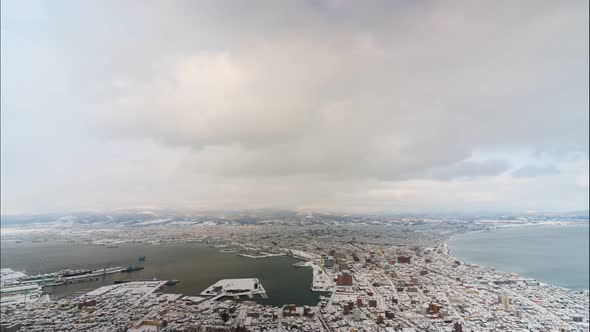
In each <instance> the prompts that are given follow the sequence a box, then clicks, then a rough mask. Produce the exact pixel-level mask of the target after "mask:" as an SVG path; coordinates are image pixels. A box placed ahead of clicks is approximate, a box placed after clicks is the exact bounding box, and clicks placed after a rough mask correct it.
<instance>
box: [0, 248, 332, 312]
mask: <svg viewBox="0 0 590 332" xmlns="http://www.w3.org/2000/svg"><path fill="white" fill-rule="evenodd" d="M219 250H220V249H218V248H211V247H208V246H205V245H202V244H197V243H178V244H165V245H158V246H153V245H146V244H123V245H121V246H119V248H106V247H101V246H94V245H84V244H75V243H67V242H43V243H31V242H22V243H15V242H9V241H3V242H2V250H1V259H2V260H1V262H2V264H1V265H2V267H9V268H12V269H13V270H21V271H26V272H27V273H29V274H39V273H49V272H56V271H59V270H62V269H68V268H72V269H73V268H75V269H79V268H89V269H102V268H105V267H111V266H122V267H127V266H128V265H129V264H133V265H142V266H144V267H145V269H144V270H141V271H136V272H131V273H115V274H111V275H107V276H104V277H100V279H99V280H97V281H89V282H81V283H75V284H70V285H64V286H59V287H53V288H46V290H47V292H48V293H50V294H54V296H55V297H60V296H65V295H71V294H74V293H77V292H83V291H88V290H91V289H95V288H97V287H100V286H103V285H110V284H113V282H114V281H115V280H146V279H148V280H151V279H153V278H154V277H156V278H158V279H161V280H168V279H177V280H180V283H178V284H177V285H176V286H170V287H167V288H166V289H165V292H168V293H172V292H178V293H182V294H185V295H198V294H199V293H200V292H201V291H203V290H204V289H205V288H207V287H208V286H210V285H211V284H213V283H215V282H216V281H217V280H219V279H229V278H259V279H260V281H261V282H262V285H263V287H264V288H265V289H266V291H267V295H268V296H269V298H268V299H262V298H258V297H255V300H256V301H257V302H258V303H262V304H270V305H276V306H280V305H283V304H288V303H294V304H297V305H304V304H316V303H317V302H318V300H319V296H320V295H322V294H321V293H318V292H312V291H311V290H310V289H311V282H312V272H311V269H310V268H304V267H301V268H294V267H293V266H292V264H293V263H296V262H299V260H297V259H294V258H291V257H273V258H263V259H252V258H246V257H241V256H238V255H237V254H236V253H220V252H219ZM139 256H146V257H147V258H146V260H145V262H141V264H140V262H138V261H137V258H138V257H139Z"/></svg>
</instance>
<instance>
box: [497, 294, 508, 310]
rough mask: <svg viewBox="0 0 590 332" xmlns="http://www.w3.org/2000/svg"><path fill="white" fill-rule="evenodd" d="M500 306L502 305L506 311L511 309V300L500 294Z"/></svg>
mask: <svg viewBox="0 0 590 332" xmlns="http://www.w3.org/2000/svg"><path fill="white" fill-rule="evenodd" d="M498 304H501V305H503V306H504V308H505V309H508V308H509V307H510V298H509V297H508V296H506V295H503V294H500V295H498Z"/></svg>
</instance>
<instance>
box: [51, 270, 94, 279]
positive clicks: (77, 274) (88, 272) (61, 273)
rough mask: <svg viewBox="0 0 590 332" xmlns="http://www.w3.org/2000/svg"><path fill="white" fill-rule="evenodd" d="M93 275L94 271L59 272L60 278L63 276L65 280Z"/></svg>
mask: <svg viewBox="0 0 590 332" xmlns="http://www.w3.org/2000/svg"><path fill="white" fill-rule="evenodd" d="M90 273H92V270H63V271H60V272H58V273H57V274H58V276H61V277H63V278H67V277H75V276H80V275H84V274H90Z"/></svg>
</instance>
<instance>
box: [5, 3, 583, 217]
mask: <svg viewBox="0 0 590 332" xmlns="http://www.w3.org/2000/svg"><path fill="white" fill-rule="evenodd" d="M15 12H16V10H15ZM7 13H8V10H4V8H3V14H2V15H3V21H6V20H4V18H5V15H9V14H10V13H8V14H7ZM44 14H45V16H43V15H41V16H43V17H44V18H43V20H45V21H42V24H40V25H39V26H38V27H36V29H38V31H37V32H34V33H33V35H34V36H36V37H37V38H39V40H43V41H46V42H47V41H49V42H48V43H49V45H48V46H47V47H49V48H51V49H53V50H54V52H55V53H56V57H57V58H59V59H60V60H61V61H62V63H61V64H59V66H57V68H58V70H60V71H62V72H63V73H65V74H64V75H67V78H68V86H67V87H66V88H65V89H66V90H67V91H69V92H71V94H72V95H75V96H76V99H78V98H79V99H80V105H79V109H77V110H76V111H72V112H70V113H64V114H63V118H67V119H74V120H68V121H70V122H79V123H84V124H85V125H86V126H87V127H85V129H89V130H90V132H91V133H92V134H93V135H97V136H96V137H99V139H98V140H99V141H101V142H107V143H100V144H107V145H106V146H102V148H98V149H97V151H101V152H100V153H104V155H106V156H103V155H100V158H103V159H101V160H103V161H104V160H106V161H107V162H106V163H105V164H106V165H108V166H107V170H106V171H105V170H98V171H97V172H99V173H100V172H103V171H104V172H105V174H104V178H108V177H109V176H113V177H116V178H125V177H126V176H127V179H126V180H125V181H124V182H125V183H126V184H127V183H128V184H129V185H127V186H126V188H135V187H138V188H139V187H141V188H144V187H145V182H146V181H147V182H148V183H150V186H151V188H152V190H148V191H149V193H147V192H146V190H143V191H142V190H140V189H138V190H137V191H136V192H137V193H136V194H133V195H129V196H134V197H135V200H133V201H128V202H127V203H126V201H125V199H126V198H125V197H122V198H120V197H119V196H116V197H117V198H113V199H112V201H107V200H106V199H105V202H104V205H105V206H109V205H125V204H141V202H144V201H145V202H149V203H150V204H152V203H153V204H174V202H171V201H170V200H169V199H168V198H163V197H161V196H167V197H170V196H174V195H176V196H177V197H178V200H177V201H178V202H182V205H183V206H197V205H198V206H205V207H206V206H208V205H211V207H215V208H216V207H227V205H231V206H234V205H242V206H244V207H251V206H252V205H253V204H254V205H257V206H262V207H265V206H280V207H300V206H313V207H325V208H332V209H337V208H339V207H351V206H354V207H355V208H358V209H361V210H362V209H363V208H368V209H377V208H378V209H385V210H386V209H389V208H397V209H404V208H408V209H420V208H427V207H432V208H441V207H446V206H447V205H448V206H450V207H452V206H462V205H463V202H465V200H466V199H470V197H471V199H472V200H473V202H474V204H475V203H478V202H479V203H481V204H484V205H485V207H486V208H494V207H492V206H493V205H494V204H495V203H498V204H504V203H506V202H507V201H508V200H509V197H510V196H512V195H516V196H519V195H520V196H522V195H521V194H522V193H523V192H526V190H528V189H525V188H529V189H531V188H538V187H536V186H541V185H540V184H537V183H531V182H527V181H533V180H532V179H534V178H535V177H537V176H540V175H546V174H547V175H548V174H549V171H550V170H551V169H553V168H556V166H555V165H554V164H557V163H559V162H561V161H560V159H559V158H558V157H557V155H558V154H557V153H556V151H559V154H561V155H567V156H569V155H576V156H578V157H577V159H576V160H574V161H573V162H572V163H574V162H575V163H579V160H582V164H581V165H582V166H579V164H575V166H572V167H571V168H570V169H571V170H570V171H568V172H564V174H561V175H562V176H564V178H562V182H563V183H564V184H563V188H564V190H569V191H570V193H569V195H571V196H572V197H574V196H576V195H579V194H580V191H579V188H578V187H579V182H580V180H578V178H579V176H580V174H581V173H583V172H584V170H586V171H587V162H586V163H584V162H585V161H587V159H588V140H587V139H586V137H587V136H588V121H589V120H588V115H589V113H588V106H589V105H588V3H587V2H585V1H581V0H580V1H561V2H551V1H530V2H528V1H519V2H518V3H515V2H513V1H505V2H502V1H494V2H487V3H482V2H472V1H465V2H453V3H440V2H422V3H419V4H416V3H410V2H397V1H384V2H376V3H370V4H366V3H361V2H355V1H323V2H321V1H281V2H276V1H173V2H168V1H160V2H148V3H146V2H143V1H137V2H136V1H125V2H124V3H120V2H101V3H100V4H99V3H94V4H92V3H88V2H85V3H81V2H76V3H67V6H64V3H54V4H51V3H47V4H46V11H45V12H44ZM15 16H16V15H15ZM17 21H18V20H17ZM3 24H4V23H3ZM44 27H45V28H47V29H44ZM13 28H14V27H13V26H11V25H10V21H9V23H8V24H5V25H3V33H7V32H8V33H14V32H13ZM16 30H18V29H16ZM30 30H34V29H30ZM29 33H30V31H29V30H25V32H23V34H25V35H26V36H27V37H30V36H31V35H29ZM17 37H18V35H17ZM10 45H11V46H13V45H14V44H10ZM15 72H16V71H15ZM3 75H4V76H6V74H3ZM15 75H16V74H15ZM7 77H8V76H7ZM9 78H10V77H9ZM3 82H4V81H3ZM8 82H9V83H10V82H14V80H9V81H8ZM3 85H5V84H3ZM3 94H4V95H6V94H5V93H3ZM3 108H5V107H3ZM49 108H50V109H56V108H59V103H57V102H56V103H55V104H52V105H50V106H49ZM15 109H16V108H15ZM3 112H4V110H3ZM55 112H57V111H55ZM56 121H57V120H56ZM60 121H61V120H60ZM3 129H4V124H3ZM68 135H69V134H68ZM96 137H94V138H93V139H96ZM67 139H68V140H74V141H75V140H76V137H73V136H71V137H70V136H68V137H67ZM113 142H114V143H113ZM117 142H126V143H125V144H129V146H135V145H138V146H139V147H140V149H143V147H144V146H148V148H146V151H147V150H149V149H151V151H153V156H151V157H150V153H149V152H145V155H142V156H145V158H146V160H147V162H146V164H148V163H149V164H150V166H145V167H144V169H141V170H136V171H129V172H127V171H122V170H129V169H133V167H132V166H129V164H128V163H123V164H119V162H120V161H118V160H114V159H111V157H109V156H108V155H109V151H110V149H112V147H111V144H115V145H116V144H117ZM145 142H150V143H145ZM80 144H82V143H80ZM125 144H123V146H127V145H125ZM130 149H131V148H130ZM15 150H18V149H16V148H15ZM162 151H173V152H170V153H169V154H168V153H167V152H162ZM178 151H180V152H178ZM493 151H503V152H502V153H500V154H497V153H496V154H495V153H492V152H493ZM522 151H525V154H531V156H532V157H530V158H532V159H533V160H529V159H530V158H529V157H528V156H527V157H526V159H527V160H526V163H529V164H530V163H532V165H529V164H527V165H528V166H525V165H524V164H523V163H525V162H524V161H523V160H519V158H520V157H515V156H517V155H518V156H519V154H522V153H521V152H522ZM533 152H534V153H536V155H538V156H544V157H543V158H541V157H538V159H539V160H536V159H535V158H536V157H534V156H533V155H532V153H533ZM97 153H98V152H97ZM121 154H123V155H124V154H125V152H121ZM129 155H134V153H131V152H130V153H129ZM158 155H166V156H167V158H170V160H167V161H166V162H162V161H159V160H157V159H158ZM547 156H548V157H547ZM86 158H87V160H94V159H93V158H92V157H86ZM97 158H98V157H97ZM150 158H151V159H150ZM521 159H522V158H521ZM541 159H543V160H541ZM87 160H85V161H83V162H82V161H79V160H78V161H75V162H73V163H74V164H81V165H85V166H87V164H86V163H87ZM111 160H112V163H110V161H111ZM160 163H166V165H169V164H170V165H172V166H166V167H165V168H164V169H165V171H163V170H162V168H161V167H159V166H157V165H160ZM535 163H540V164H541V163H542V165H543V166H538V165H535ZM111 165H112V166H111ZM151 165H156V166H151ZM15 168H16V167H15ZM92 168H93V166H92V165H88V169H92ZM110 168H112V170H111V169H110ZM565 168H567V167H565ZM565 168H564V169H565ZM513 169H517V170H516V171H511V170H513ZM42 171H47V170H39V173H40V175H39V176H42V175H41V173H42ZM109 172H111V173H109ZM149 172H155V173H157V176H156V179H151V178H150V174H149ZM15 173H16V172H15ZM89 173H90V171H89ZM109 174H111V175H109ZM164 174H165V175H164ZM44 175H45V174H44ZM553 175H556V174H553ZM566 177H568V178H567V179H566ZM146 179H150V180H146ZM582 180H583V181H585V180H584V179H582ZM79 181H80V182H82V183H86V184H88V185H92V184H93V183H94V182H93V181H92V180H89V178H88V177H87V176H86V177H84V176H82V177H81V178H80V179H79ZM546 181H554V180H553V179H548V180H546ZM570 182H571V184H570ZM99 186H100V184H99ZM511 186H513V188H515V189H514V190H513V191H511V190H510V189H509V188H511ZM568 186H570V187H568ZM197 188H198V189H197ZM565 188H570V189H565ZM571 188H575V189H571ZM69 190H70V192H68V194H67V195H68V196H72V197H74V196H76V194H75V193H76V192H78V191H80V187H79V186H78V185H74V184H72V188H71V189H69ZM122 190H123V191H124V190H125V189H122ZM129 190H130V191H133V189H129ZM450 190H454V191H458V192H457V193H455V194H454V195H449V193H448V191H450ZM113 191H114V189H113ZM586 191H587V190H586ZM104 192H105V193H108V192H109V189H108V188H105V189H104ZM133 192H134V193H135V191H133ZM582 194H583V195H582V196H585V197H587V193H584V192H583V193H582ZM64 195H65V194H64ZM539 195H540V194H539ZM547 195H549V194H547ZM105 196H108V195H106V194H105ZM123 196H124V195H123ZM19 197H27V195H26V193H24V192H23V193H21V195H20V196H19ZM453 197H454V198H453ZM576 197H578V196H576ZM580 197H581V196H580ZM581 198H582V199H580V200H577V201H578V202H580V201H582V200H583V198H584V197H581ZM93 199H95V198H94V197H93V198H87V201H92V200H93ZM453 199H454V200H453ZM548 201H550V199H549V196H543V197H538V199H537V200H534V199H531V201H526V202H525V201H522V202H514V203H513V204H514V205H513V206H520V205H519V203H522V205H523V206H526V207H534V208H537V207H538V206H540V205H543V204H545V203H546V202H548ZM89 204H90V203H89ZM179 204H180V203H179ZM73 206H76V203H73ZM80 206H85V205H80Z"/></svg>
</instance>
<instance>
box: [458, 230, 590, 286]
mask: <svg viewBox="0 0 590 332" xmlns="http://www.w3.org/2000/svg"><path fill="white" fill-rule="evenodd" d="M588 239H589V228H588V224H587V223H586V224H580V225H566V226H562V225H560V226H530V227H529V226H527V227H517V228H503V229H497V230H493V231H487V232H472V233H466V234H461V235H458V236H455V237H454V238H452V239H451V240H449V241H448V245H449V248H450V249H451V255H453V256H455V257H458V258H459V259H461V260H464V261H467V262H470V263H474V264H479V265H485V266H491V267H495V268H496V269H498V270H500V271H505V272H514V273H518V274H519V275H522V276H526V277H531V278H535V279H537V280H539V281H542V282H545V283H548V284H552V285H557V286H561V287H565V288H570V289H576V290H582V289H588V280H589V275H590V273H589V263H588V258H589V257H588Z"/></svg>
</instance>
